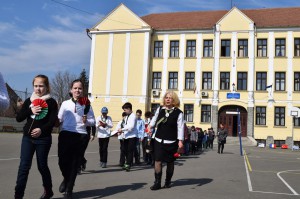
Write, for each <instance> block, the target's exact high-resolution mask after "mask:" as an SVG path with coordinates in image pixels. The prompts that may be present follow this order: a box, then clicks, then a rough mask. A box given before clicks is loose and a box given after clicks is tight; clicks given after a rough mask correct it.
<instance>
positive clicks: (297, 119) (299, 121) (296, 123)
mask: <svg viewBox="0 0 300 199" xmlns="http://www.w3.org/2000/svg"><path fill="white" fill-rule="evenodd" d="M298 108H300V107H298ZM293 119H294V126H297V127H300V117H293Z"/></svg>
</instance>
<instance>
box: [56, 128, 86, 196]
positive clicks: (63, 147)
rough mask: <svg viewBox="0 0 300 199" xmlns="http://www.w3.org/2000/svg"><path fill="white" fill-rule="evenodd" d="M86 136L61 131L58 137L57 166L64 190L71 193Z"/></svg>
mask: <svg viewBox="0 0 300 199" xmlns="http://www.w3.org/2000/svg"><path fill="white" fill-rule="evenodd" d="M87 136H88V135H87V134H80V133H73V132H68V131H62V132H60V133H59V137H58V164H59V168H60V170H61V173H62V175H63V177H64V180H65V183H66V190H67V191H68V192H72V191H73V187H74V183H75V180H76V177H77V169H78V167H79V164H80V162H81V159H82V156H83V153H84V140H85V139H86V137H87Z"/></svg>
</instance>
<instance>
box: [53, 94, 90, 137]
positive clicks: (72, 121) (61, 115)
mask: <svg viewBox="0 0 300 199" xmlns="http://www.w3.org/2000/svg"><path fill="white" fill-rule="evenodd" d="M82 116H83V112H79V113H78V112H76V113H75V103H74V102H73V101H72V99H70V100H66V101H64V102H63V103H62V104H61V106H60V109H59V112H58V119H59V121H60V122H62V127H61V130H62V131H70V132H74V133H81V134H87V132H86V127H87V126H93V125H95V116H94V112H93V109H92V106H91V107H90V110H89V112H88V113H87V121H86V123H83V121H82Z"/></svg>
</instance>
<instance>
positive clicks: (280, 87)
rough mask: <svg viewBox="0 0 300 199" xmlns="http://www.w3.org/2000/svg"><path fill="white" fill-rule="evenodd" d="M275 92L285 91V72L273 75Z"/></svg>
mask: <svg viewBox="0 0 300 199" xmlns="http://www.w3.org/2000/svg"><path fill="white" fill-rule="evenodd" d="M275 91H285V72H276V73H275Z"/></svg>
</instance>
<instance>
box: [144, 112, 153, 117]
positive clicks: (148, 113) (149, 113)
mask: <svg viewBox="0 0 300 199" xmlns="http://www.w3.org/2000/svg"><path fill="white" fill-rule="evenodd" d="M152 116H153V114H152V112H151V111H147V112H146V113H145V117H146V118H150V117H152Z"/></svg>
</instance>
